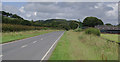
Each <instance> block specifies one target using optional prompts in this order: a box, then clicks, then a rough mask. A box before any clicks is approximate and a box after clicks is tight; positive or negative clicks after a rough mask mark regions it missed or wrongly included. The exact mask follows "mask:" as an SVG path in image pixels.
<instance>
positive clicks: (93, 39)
mask: <svg viewBox="0 0 120 62" xmlns="http://www.w3.org/2000/svg"><path fill="white" fill-rule="evenodd" d="M117 59H118V45H117V44H116V43H111V42H107V40H104V39H102V38H101V37H98V36H94V35H86V34H84V33H83V32H73V31H67V32H65V33H64V35H63V36H62V37H61V39H60V40H59V42H58V44H57V46H56V48H55V50H54V51H53V53H52V55H51V57H50V58H49V60H117Z"/></svg>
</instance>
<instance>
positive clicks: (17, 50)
mask: <svg viewBox="0 0 120 62" xmlns="http://www.w3.org/2000/svg"><path fill="white" fill-rule="evenodd" d="M63 33H64V31H56V32H51V33H47V34H43V35H39V36H35V37H30V38H26V39H22V40H18V41H14V42H10V43H7V44H3V45H2V60H3V61H2V62H4V60H47V59H48V58H49V56H50V54H51V53H52V51H53V49H54V48H55V46H56V43H57V42H58V40H59V39H60V37H61V36H62V35H63ZM9 62H10V61H9ZM11 62H12V61H11ZM39 62H40V61H39Z"/></svg>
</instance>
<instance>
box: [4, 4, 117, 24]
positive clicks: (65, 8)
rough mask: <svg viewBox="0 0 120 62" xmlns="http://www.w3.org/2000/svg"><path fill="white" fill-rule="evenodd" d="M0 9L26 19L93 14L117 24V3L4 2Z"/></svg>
mask: <svg viewBox="0 0 120 62" xmlns="http://www.w3.org/2000/svg"><path fill="white" fill-rule="evenodd" d="M2 10H4V11H7V12H11V13H14V14H17V15H19V16H21V17H23V18H24V19H28V20H32V19H33V20H42V19H45V20H46V19H52V18H58V19H59V18H62V19H75V20H77V19H80V20H81V21H83V19H84V18H85V17H87V16H94V17H98V18H99V19H102V21H103V22H104V23H111V24H114V25H116V24H118V3H115V2H114V3H112V2H111V3H110V2H109V3H107V2H105V3H96V2H34V3H30V2H29V3H28V2H4V3H3V4H2Z"/></svg>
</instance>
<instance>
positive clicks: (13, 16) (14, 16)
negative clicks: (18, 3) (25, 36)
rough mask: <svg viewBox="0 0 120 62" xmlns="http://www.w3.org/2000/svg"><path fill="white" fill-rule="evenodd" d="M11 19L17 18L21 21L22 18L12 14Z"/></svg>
mask: <svg viewBox="0 0 120 62" xmlns="http://www.w3.org/2000/svg"><path fill="white" fill-rule="evenodd" d="M11 17H12V18H18V19H23V18H22V17H20V16H18V15H17V14H14V15H12V16H11Z"/></svg>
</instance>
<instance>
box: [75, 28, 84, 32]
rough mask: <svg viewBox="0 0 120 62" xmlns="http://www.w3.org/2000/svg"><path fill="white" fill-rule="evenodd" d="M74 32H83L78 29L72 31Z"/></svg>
mask: <svg viewBox="0 0 120 62" xmlns="http://www.w3.org/2000/svg"><path fill="white" fill-rule="evenodd" d="M74 31H75V32H81V31H83V30H82V29H81V28H78V29H75V30H74Z"/></svg>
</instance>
